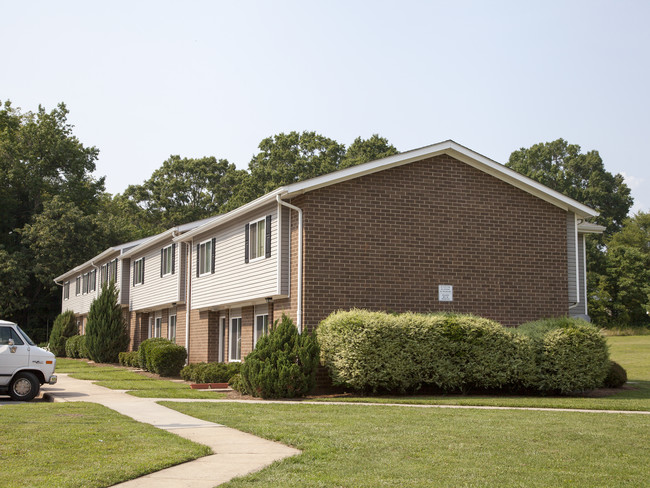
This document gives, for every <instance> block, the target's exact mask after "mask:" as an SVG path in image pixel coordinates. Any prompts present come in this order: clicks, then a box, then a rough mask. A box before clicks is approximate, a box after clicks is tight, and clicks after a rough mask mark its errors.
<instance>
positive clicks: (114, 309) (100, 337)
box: [86, 281, 129, 363]
mask: <svg viewBox="0 0 650 488" xmlns="http://www.w3.org/2000/svg"><path fill="white" fill-rule="evenodd" d="M117 297H118V290H117V288H116V287H115V282H113V281H110V282H109V283H108V284H106V285H103V286H102V290H101V293H100V294H99V296H98V297H97V298H96V299H95V300H93V302H92V303H91V304H90V311H89V312H88V322H87V324H86V348H87V349H88V354H89V357H90V359H92V360H93V361H95V362H97V363H115V362H117V359H118V354H119V353H120V352H122V351H124V350H125V349H126V348H127V347H128V345H129V333H128V330H127V327H126V323H125V322H124V316H123V315H122V308H121V307H120V305H119V304H118V303H117Z"/></svg>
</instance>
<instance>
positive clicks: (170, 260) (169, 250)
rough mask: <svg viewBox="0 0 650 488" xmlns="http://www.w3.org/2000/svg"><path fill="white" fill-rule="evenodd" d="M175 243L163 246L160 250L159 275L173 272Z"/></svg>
mask: <svg viewBox="0 0 650 488" xmlns="http://www.w3.org/2000/svg"><path fill="white" fill-rule="evenodd" d="M175 247H176V244H172V245H171V246H167V247H164V248H162V249H161V250H160V277H161V278H162V277H163V276H165V275H168V274H174V264H175V263H174V257H175V256H174V254H175V253H174V251H175Z"/></svg>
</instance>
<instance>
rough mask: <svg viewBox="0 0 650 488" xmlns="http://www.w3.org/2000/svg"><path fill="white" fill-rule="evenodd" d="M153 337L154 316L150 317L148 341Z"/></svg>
mask: <svg viewBox="0 0 650 488" xmlns="http://www.w3.org/2000/svg"><path fill="white" fill-rule="evenodd" d="M152 337H153V316H151V317H149V327H147V339H151V338H152Z"/></svg>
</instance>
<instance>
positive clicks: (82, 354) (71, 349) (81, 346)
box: [65, 335, 88, 359]
mask: <svg viewBox="0 0 650 488" xmlns="http://www.w3.org/2000/svg"><path fill="white" fill-rule="evenodd" d="M65 355H66V357H69V358H74V359H81V358H87V357H88V350H87V349H86V336H85V335H76V336H72V337H70V338H69V339H68V340H67V341H66V343H65Z"/></svg>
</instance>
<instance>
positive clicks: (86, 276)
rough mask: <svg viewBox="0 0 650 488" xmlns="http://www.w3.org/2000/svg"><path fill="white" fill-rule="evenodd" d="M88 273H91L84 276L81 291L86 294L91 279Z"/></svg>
mask: <svg viewBox="0 0 650 488" xmlns="http://www.w3.org/2000/svg"><path fill="white" fill-rule="evenodd" d="M88 274H89V273H84V274H83V277H82V284H81V293H82V294H84V295H85V294H86V293H88V281H89V277H88Z"/></svg>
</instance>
